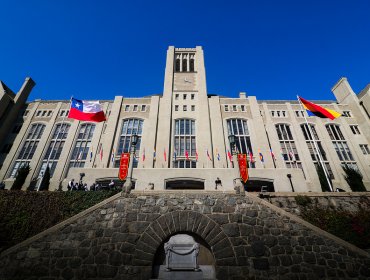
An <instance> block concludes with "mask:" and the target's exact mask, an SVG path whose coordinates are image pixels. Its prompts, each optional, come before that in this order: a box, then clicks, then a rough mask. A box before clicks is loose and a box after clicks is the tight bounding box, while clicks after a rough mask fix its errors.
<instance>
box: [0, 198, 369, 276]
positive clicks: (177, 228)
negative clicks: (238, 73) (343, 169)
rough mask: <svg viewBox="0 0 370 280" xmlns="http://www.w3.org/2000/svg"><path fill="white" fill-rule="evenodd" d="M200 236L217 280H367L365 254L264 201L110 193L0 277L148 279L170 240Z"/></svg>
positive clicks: (17, 255) (32, 243)
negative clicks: (208, 250)
mask: <svg viewBox="0 0 370 280" xmlns="http://www.w3.org/2000/svg"><path fill="white" fill-rule="evenodd" d="M179 232H183V233H189V234H193V235H196V236H198V237H199V238H201V239H202V240H204V242H205V243H206V244H208V245H209V247H210V248H211V252H212V254H213V256H214V258H215V264H216V265H215V269H216V277H217V279H318V278H332V279H348V278H356V279H369V278H370V269H369V268H370V256H369V254H367V253H366V252H364V251H362V250H360V249H358V248H356V247H354V246H352V245H350V244H348V243H346V242H344V241H342V240H340V239H338V238H336V237H334V236H332V235H330V234H328V233H325V232H323V231H321V230H320V229H318V228H315V227H313V226H312V225H310V224H308V223H307V222H304V221H303V220H301V219H299V218H297V217H296V216H293V215H291V214H289V213H287V212H285V211H283V210H281V209H279V208H277V207H275V206H273V205H271V204H269V203H268V202H266V201H263V200H261V199H259V198H257V197H254V196H250V195H248V194H247V196H246V197H241V196H236V195H229V194H219V193H217V194H216V193H213V194H206V193H195V194H194V193H193V194H191V193H182V192H177V193H175V192H173V193H160V194H159V193H157V194H156V193H152V194H145V195H140V194H131V195H129V196H127V197H119V196H115V197H113V198H111V199H109V200H107V201H106V202H105V203H102V204H100V205H98V206H97V207H95V208H93V209H90V210H88V211H85V212H84V213H81V214H80V215H78V216H77V217H74V218H71V219H69V220H68V221H66V222H63V223H61V224H59V225H57V226H55V227H53V228H51V229H49V230H47V231H45V232H44V233H41V234H39V235H38V236H35V237H34V238H32V239H30V240H26V241H25V242H23V243H21V244H19V245H18V246H15V247H13V248H10V249H8V250H7V251H5V252H3V253H2V254H1V255H0V278H1V279H150V278H151V271H152V265H153V258H154V256H155V253H156V251H157V250H158V248H159V247H160V246H163V242H165V241H167V240H168V239H169V238H170V236H172V235H174V234H176V233H179Z"/></svg>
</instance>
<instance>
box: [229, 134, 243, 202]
mask: <svg viewBox="0 0 370 280" xmlns="http://www.w3.org/2000/svg"><path fill="white" fill-rule="evenodd" d="M228 138H229V143H230V150H231V153H232V155H233V168H234V169H235V173H236V178H235V179H234V185H235V186H234V189H235V190H236V192H237V193H240V195H243V196H244V195H245V189H244V185H243V183H242V181H241V179H240V172H239V166H238V164H237V162H238V158H237V155H236V150H235V142H236V139H235V138H236V137H235V135H234V134H230V135H229V137H228Z"/></svg>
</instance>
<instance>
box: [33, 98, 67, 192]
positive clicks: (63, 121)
mask: <svg viewBox="0 0 370 280" xmlns="http://www.w3.org/2000/svg"><path fill="white" fill-rule="evenodd" d="M72 98H73V96H71V98H70V99H69V102H72ZM58 114H59V112H58ZM66 116H67V110H66V113H65V114H64V115H63V119H62V122H61V123H60V129H59V130H58V134H57V137H56V139H55V141H54V143H53V146H52V148H51V150H50V154H49V156H48V160H47V161H46V168H48V166H49V161H50V158H51V154H52V153H53V151H54V148H55V145H56V144H57V142H58V139H59V135H60V132H61V131H62V129H63V133H64V132H65V129H66V127H63V125H64V123H65V119H66ZM57 126H58V125H57ZM52 133H53V135H54V131H53V132H52ZM52 137H53V136H52ZM52 139H53V138H52ZM61 141H62V139H61ZM46 152H47V151H46ZM56 154H57V153H56V151H55V155H54V159H55V156H56ZM46 168H45V171H46ZM45 171H44V172H43V174H42V176H41V181H40V183H39V184H38V187H37V191H39V190H40V187H41V183H42V180H43V179H44V175H45Z"/></svg>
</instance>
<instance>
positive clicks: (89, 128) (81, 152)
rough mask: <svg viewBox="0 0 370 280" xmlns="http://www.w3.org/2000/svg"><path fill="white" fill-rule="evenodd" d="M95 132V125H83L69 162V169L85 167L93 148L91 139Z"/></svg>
mask: <svg viewBox="0 0 370 280" xmlns="http://www.w3.org/2000/svg"><path fill="white" fill-rule="evenodd" d="M94 130H95V124H91V123H86V124H83V125H81V127H80V131H79V133H78V136H77V141H76V144H75V147H74V149H73V152H72V156H71V159H70V161H69V167H84V166H85V163H86V159H87V155H88V153H89V150H90V147H91V139H92V137H93V133H94Z"/></svg>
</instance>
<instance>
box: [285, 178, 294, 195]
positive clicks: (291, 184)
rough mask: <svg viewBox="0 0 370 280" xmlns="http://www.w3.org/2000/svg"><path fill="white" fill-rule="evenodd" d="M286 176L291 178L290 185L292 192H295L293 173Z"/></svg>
mask: <svg viewBox="0 0 370 280" xmlns="http://www.w3.org/2000/svg"><path fill="white" fill-rule="evenodd" d="M286 176H287V177H288V179H289V182H290V186H291V187H292V192H294V187H293V182H292V174H287V175H286Z"/></svg>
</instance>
